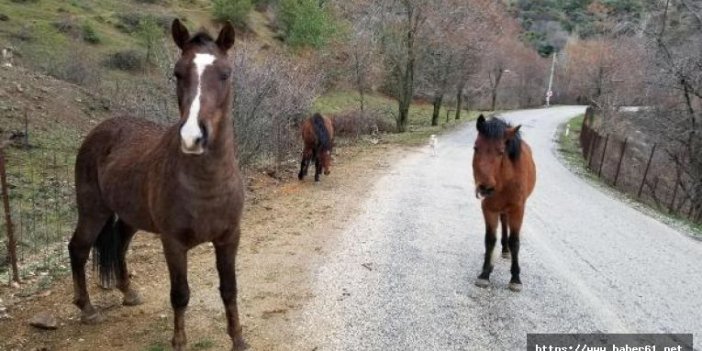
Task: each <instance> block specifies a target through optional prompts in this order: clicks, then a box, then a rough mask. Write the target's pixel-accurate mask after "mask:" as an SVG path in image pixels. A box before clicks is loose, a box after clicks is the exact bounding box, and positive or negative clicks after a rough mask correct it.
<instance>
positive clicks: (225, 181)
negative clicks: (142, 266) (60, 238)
mask: <svg viewBox="0 0 702 351" xmlns="http://www.w3.org/2000/svg"><path fill="white" fill-rule="evenodd" d="M172 34H173V39H174V40H175V43H176V44H177V45H178V47H179V48H180V49H181V57H180V59H179V60H178V62H177V63H176V64H175V69H174V75H175V77H176V80H177V84H176V92H177V96H178V107H179V109H180V121H179V122H178V123H177V124H175V125H173V126H170V127H162V126H160V125H158V124H155V123H152V122H148V121H144V120H138V119H133V118H126V117H125V118H114V119H109V120H106V121H104V122H102V123H101V124H99V125H98V126H96V127H95V128H94V129H93V130H92V131H91V132H90V134H89V135H88V136H87V137H86V139H85V140H84V141H83V144H82V145H81V147H80V150H79V152H78V157H77V159H76V169H75V171H76V195H77V204H78V225H77V227H76V230H75V233H74V234H73V237H72V238H71V241H70V243H69V245H68V250H69V253H70V258H71V269H72V271H73V282H74V289H75V300H74V302H75V304H76V305H77V306H78V307H79V308H80V309H81V320H82V321H83V322H84V323H94V322H98V321H100V320H102V316H101V314H100V313H99V312H98V311H97V310H96V309H95V307H93V305H92V304H91V303H90V297H89V296H88V292H87V290H86V282H85V263H86V261H87V259H88V255H89V252H90V249H91V246H94V259H95V262H96V266H97V267H98V268H99V273H100V274H99V275H100V279H101V280H102V281H103V284H109V282H111V281H114V280H116V286H117V288H118V289H119V290H121V291H122V293H123V294H124V300H123V302H124V304H125V305H137V304H140V303H141V298H140V296H139V294H138V293H137V290H135V289H134V287H132V286H131V285H130V282H129V273H128V271H127V265H126V262H125V254H126V251H127V247H128V246H129V243H130V241H131V239H132V237H133V235H134V233H135V232H136V231H137V230H140V229H141V230H145V231H149V232H153V233H159V234H160V238H161V242H162V244H163V251H164V254H165V256H166V262H167V264H168V272H169V275H170V281H171V289H170V298H171V305H172V307H173V310H174V334H173V339H172V344H173V348H174V349H175V350H178V351H179V350H184V349H185V346H186V336H185V319H184V315H185V309H186V307H187V305H188V301H189V297H190V290H189V288H188V277H187V253H188V250H189V249H191V248H192V247H194V246H196V245H198V244H201V243H204V242H212V243H213V244H214V248H215V254H216V261H217V271H218V273H219V279H220V288H219V289H220V293H221V297H222V300H223V302H224V306H225V310H226V316H227V329H228V333H229V335H230V337H231V339H232V344H233V347H234V349H240V348H243V347H244V342H243V338H242V335H241V325H240V324H239V313H238V310H237V301H236V295H237V284H236V276H235V269H234V267H235V263H234V260H235V256H236V252H237V247H238V245H239V235H240V227H239V222H240V219H241V213H242V208H243V204H244V191H243V184H242V179H241V175H240V173H239V168H238V165H237V159H236V151H235V150H236V148H235V141H234V127H233V125H232V121H231V113H230V111H231V105H232V94H231V93H232V92H231V86H232V82H231V79H232V78H231V77H232V64H231V61H230V60H229V58H228V56H227V52H228V51H229V49H230V48H231V47H232V45H233V44H234V29H233V28H232V26H231V24H226V25H225V26H224V27H223V28H222V30H221V32H220V33H219V36H218V37H217V39H216V40H215V39H212V38H211V37H210V36H209V35H208V34H206V33H198V34H196V35H194V36H192V37H191V36H190V34H189V33H188V30H187V29H186V28H185V27H184V26H183V25H182V24H181V23H180V21H178V20H177V19H176V20H175V21H173V25H172Z"/></svg>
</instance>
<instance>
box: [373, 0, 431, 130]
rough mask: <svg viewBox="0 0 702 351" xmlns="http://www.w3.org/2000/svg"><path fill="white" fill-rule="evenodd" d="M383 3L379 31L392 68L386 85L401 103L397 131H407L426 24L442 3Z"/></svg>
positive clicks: (394, 0)
mask: <svg viewBox="0 0 702 351" xmlns="http://www.w3.org/2000/svg"><path fill="white" fill-rule="evenodd" d="M380 6H382V9H381V16H382V18H381V19H380V21H379V22H378V24H379V28H378V34H379V35H380V44H381V54H382V55H383V58H384V62H385V65H386V67H387V69H388V71H389V77H388V82H387V85H388V87H389V89H390V92H391V93H392V94H393V95H394V97H395V98H396V99H397V102H398V115H397V119H396V122H397V130H398V131H399V132H405V131H407V126H408V124H409V108H410V104H411V103H412V99H413V98H414V88H415V86H414V84H415V72H416V69H417V61H418V59H419V55H420V49H421V48H422V45H423V44H422V39H423V37H422V36H423V34H424V29H425V24H426V21H427V18H428V16H429V15H430V13H431V12H432V10H433V9H434V6H439V4H437V3H436V1H429V0H383V1H380Z"/></svg>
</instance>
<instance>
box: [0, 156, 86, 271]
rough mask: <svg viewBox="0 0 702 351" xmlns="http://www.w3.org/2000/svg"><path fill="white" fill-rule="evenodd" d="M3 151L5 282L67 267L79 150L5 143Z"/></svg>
mask: <svg viewBox="0 0 702 351" xmlns="http://www.w3.org/2000/svg"><path fill="white" fill-rule="evenodd" d="M0 154H2V157H0V162H2V163H3V164H2V167H0V172H2V173H3V174H1V175H2V176H3V178H4V179H5V180H6V182H4V183H5V184H3V185H4V186H3V189H2V190H3V192H2V195H3V198H4V199H6V200H7V205H8V206H7V207H8V208H9V212H6V213H5V216H4V217H3V221H2V222H3V223H2V226H0V281H2V280H6V279H13V280H16V278H20V279H21V278H23V277H26V276H34V275H46V274H54V273H58V272H60V271H65V270H67V266H68V255H67V252H66V245H67V243H68V240H69V238H70V234H71V233H72V231H73V229H74V226H75V220H76V213H77V212H76V206H75V194H74V186H73V184H74V181H73V164H74V162H75V154H76V152H75V150H63V149H59V148H38V147H35V148H14V147H12V148H10V147H6V148H0ZM3 212H5V211H3ZM13 266H16V267H18V270H17V271H15V270H14V269H13Z"/></svg>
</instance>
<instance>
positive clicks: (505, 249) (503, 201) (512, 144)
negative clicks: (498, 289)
mask: <svg viewBox="0 0 702 351" xmlns="http://www.w3.org/2000/svg"><path fill="white" fill-rule="evenodd" d="M520 127H521V126H516V127H512V126H511V125H509V124H507V123H506V122H505V121H503V120H501V119H499V118H495V117H493V118H490V119H489V120H486V119H485V117H484V116H483V115H480V117H478V121H477V128H478V138H477V139H476V141H475V147H474V150H475V152H474V153H473V177H474V179H475V186H476V188H475V195H476V197H478V198H482V210H483V217H484V219H485V261H484V263H483V271H482V273H480V276H478V280H477V281H476V283H475V284H476V285H478V286H480V287H486V286H488V285H489V284H490V283H489V279H490V273H491V272H492V268H493V265H492V250H493V248H494V247H495V242H496V241H497V237H496V234H495V232H496V230H497V222H498V220H499V221H500V222H502V255H503V257H508V256H509V254H510V253H511V254H512V268H511V273H512V279H511V280H510V282H509V288H510V290H512V291H520V290H521V289H522V281H521V280H520V279H519V259H518V256H519V230H520V229H521V227H522V220H523V218H524V207H525V205H526V200H527V198H528V197H529V195H530V194H531V192H532V191H533V190H534V185H535V184H536V166H535V165H534V160H533V159H532V157H531V148H530V147H529V145H527V143H526V142H525V141H524V140H522V137H521V135H520V133H519V128H520Z"/></svg>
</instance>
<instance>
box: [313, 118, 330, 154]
mask: <svg viewBox="0 0 702 351" xmlns="http://www.w3.org/2000/svg"><path fill="white" fill-rule="evenodd" d="M312 125H313V126H314V133H315V134H316V135H317V143H318V146H321V148H322V150H325V151H326V150H331V137H330V136H329V131H328V130H327V126H326V125H325V123H324V117H322V115H320V114H319V113H315V114H314V116H312Z"/></svg>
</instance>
